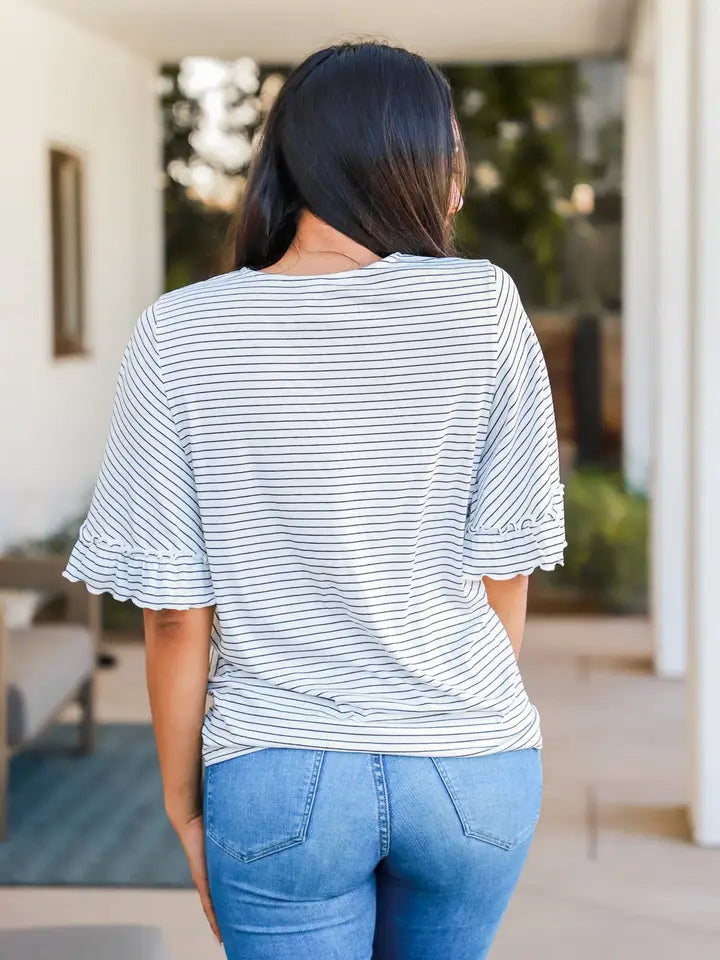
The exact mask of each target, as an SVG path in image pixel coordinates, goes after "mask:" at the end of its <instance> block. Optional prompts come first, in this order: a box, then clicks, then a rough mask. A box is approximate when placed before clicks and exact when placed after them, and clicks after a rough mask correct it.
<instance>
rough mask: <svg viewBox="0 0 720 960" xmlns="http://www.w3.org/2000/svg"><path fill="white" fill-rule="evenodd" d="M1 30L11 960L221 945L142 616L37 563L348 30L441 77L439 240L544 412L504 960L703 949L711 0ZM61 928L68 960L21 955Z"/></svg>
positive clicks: (71, 525)
mask: <svg viewBox="0 0 720 960" xmlns="http://www.w3.org/2000/svg"><path fill="white" fill-rule="evenodd" d="M0 17H1V21H0V23H1V26H2V29H1V30H0V53H1V54H2V55H1V56H0V82H2V85H3V89H4V91H5V99H4V101H3V105H4V114H5V116H4V124H3V128H4V134H5V136H4V138H3V145H2V150H1V151H0V211H2V223H3V228H4V229H3V231H2V234H1V235H0V254H1V255H0V275H1V280H2V282H1V283H0V329H1V330H2V341H1V342H2V354H1V356H2V362H1V364H0V440H1V445H0V458H1V459H0V464H1V467H0V555H1V556H0V609H2V611H3V613H2V617H1V621H2V623H1V624H0V819H2V820H4V826H5V832H4V839H2V840H0V887H3V888H4V889H2V891H1V895H0V958H3V960H4V958H5V957H8V958H12V960H24V958H25V957H26V956H27V957H35V956H38V957H39V956H60V955H62V956H65V955H67V956H68V957H77V958H78V960H84V958H85V957H88V958H90V957H95V956H97V957H115V956H116V955H117V956H118V957H121V956H128V957H134V958H135V957H137V958H140V960H142V958H144V957H147V958H161V957H164V958H166V960H189V958H191V957H193V958H195V957H197V956H200V955H202V956H207V957H214V956H220V955H221V954H220V952H219V951H218V949H217V948H216V947H215V945H214V943H213V942H212V940H211V937H210V934H209V933H208V932H207V930H206V929H205V925H204V920H203V917H202V914H201V910H200V907H199V905H198V904H197V903H196V902H195V899H194V894H193V893H192V891H190V889H189V878H188V876H187V872H186V869H185V866H184V862H183V858H182V854H181V851H180V850H179V848H178V846H177V844H176V843H175V840H174V837H173V836H172V834H171V831H170V829H169V827H168V825H167V824H166V823H165V820H164V814H163V811H162V801H161V795H160V787H159V779H158V773H157V767H156V763H155V755H154V747H153V742H152V730H151V727H150V725H149V712H148V708H147V697H146V693H145V686H144V677H143V649H142V633H141V624H142V621H141V614H140V611H138V610H137V609H136V608H134V607H132V605H127V604H121V603H118V602H117V601H115V600H113V599H112V598H109V597H103V598H102V599H100V598H92V597H86V596H85V594H84V591H83V590H82V588H80V589H76V588H75V587H73V586H71V585H70V584H68V583H66V582H64V583H63V582H62V581H61V580H60V578H59V571H60V570H61V569H62V566H63V558H64V556H65V555H66V553H67V551H68V549H69V548H70V546H71V545H72V543H73V542H74V538H75V536H76V534H77V530H78V527H79V524H80V522H81V520H82V519H83V518H84V514H85V511H86V509H87V506H88V503H89V497H90V493H91V491H92V485H93V483H94V480H95V476H96V473H97V469H98V465H99V459H100V456H101V453H102V448H103V444H104V441H105V436H106V433H107V428H108V423H109V416H110V407H111V402H112V396H113V392H114V388H115V378H116V375H117V370H118V366H119V363H120V358H121V354H122V350H123V349H124V346H125V344H126V342H127V340H128V337H129V335H130V331H131V329H132V326H133V325H134V323H135V320H136V319H137V316H138V315H139V313H140V311H141V310H142V309H143V308H144V307H145V306H146V305H148V304H149V303H151V302H152V301H153V300H154V299H155V298H156V297H157V296H158V295H159V294H160V293H161V292H163V291H164V290H169V289H173V288H176V287H179V286H182V285H184V284H188V283H192V282H194V281H197V280H202V279H204V278H205V277H208V276H212V275H214V274H217V273H219V272H223V271H225V270H228V269H230V267H231V259H230V257H231V241H230V239H229V237H230V231H231V229H232V221H233V212H234V211H235V210H236V208H237V206H238V204H240V203H242V196H243V190H244V186H245V179H246V174H247V168H248V163H249V161H250V158H251V155H252V151H253V145H254V143H255V142H256V138H257V136H258V132H259V130H260V129H261V127H262V123H263V120H264V117H265V115H266V114H267V111H268V109H269V107H270V105H271V104H272V102H273V99H274V97H275V96H276V95H277V92H278V90H279V89H280V87H281V86H282V84H283V82H284V78H285V77H286V76H287V73H288V71H289V69H290V68H291V67H292V65H293V64H294V63H295V62H297V61H298V60H299V59H302V58H303V57H304V56H305V55H306V54H307V53H308V52H310V51H311V50H312V49H315V48H317V47H319V46H322V45H324V44H326V43H329V42H333V41H337V40H343V39H357V38H364V37H381V38H384V39H388V40H390V41H391V42H397V43H400V44H403V45H405V46H408V47H410V48H411V49H415V50H417V51H418V52H420V53H423V54H424V55H426V56H429V57H430V58H432V59H434V60H435V61H436V62H438V63H439V64H440V65H441V66H442V67H443V69H444V70H445V72H446V74H447V76H448V78H449V80H450V83H451V85H452V89H453V93H454V99H455V106H456V111H457V116H458V119H459V122H460V124H461V126H462V130H463V134H464V138H465V142H466V146H467V151H468V155H469V170H470V183H469V187H468V192H467V196H466V198H465V205H464V207H463V210H462V212H461V214H460V215H459V217H458V221H457V226H458V248H459V251H460V253H461V254H462V255H464V256H468V257H487V258H489V259H491V260H493V261H494V262H496V263H498V264H499V265H501V266H503V267H505V268H506V269H507V270H508V271H509V272H510V273H511V274H512V275H513V277H514V278H515V280H516V282H517V284H518V287H519V289H520V292H521V295H522V297H523V300H524V303H525V306H526V308H527V310H528V312H529V314H530V316H531V319H532V322H533V325H534V326H535V329H536V331H537V334H538V336H539V339H540V342H541V344H542V347H543V350H544V353H545V357H546V360H547V364H548V369H549V372H550V378H551V383H552V389H553V396H554V402H555V409H556V414H557V422H558V431H559V437H560V444H561V460H562V472H563V480H564V482H565V484H566V495H567V499H566V519H567V539H568V548H567V552H566V560H565V565H564V567H562V568H561V569H558V570H557V571H554V572H553V573H551V574H547V573H538V574H536V575H534V576H533V578H532V582H531V591H530V619H529V623H528V629H527V635H526V641H525V645H524V647H523V653H522V659H521V665H522V668H523V676H524V678H525V682H526V685H527V687H528V689H529V692H530V694H531V697H532V698H533V700H534V702H535V703H536V704H537V706H538V708H539V710H540V713H541V717H542V719H543V724H544V737H545V750H544V755H543V756H544V764H545V772H546V791H545V805H544V809H543V814H542V816H541V821H540V826H539V829H538V834H537V838H536V840H535V843H534V847H533V850H532V852H531V856H530V860H529V861H528V866H527V868H526V871H525V874H524V876H523V879H522V881H521V884H520V887H519V890H518V893H517V895H516V897H515V899H514V901H513V903H512V905H511V908H510V911H509V914H508V917H507V920H506V922H505V925H504V927H503V929H502V931H501V934H500V937H499V939H498V941H497V944H496V946H495V947H494V950H493V953H492V956H493V957H494V958H495V960H503V958H508V960H509V958H520V957H523V958H526V957H533V958H545V957H548V958H550V957H552V958H557V957H573V958H575V957H577V958H582V960H595V958H598V960H600V958H603V960H608V958H613V957H617V958H625V957H628V956H635V957H639V958H646V957H647V958H651V957H652V958H664V957H668V958H669V957H671V956H672V957H673V958H674V957H675V956H677V954H678V951H679V950H683V951H684V954H685V955H686V956H687V957H688V958H690V957H692V958H698V960H700V958H706V957H707V958H710V957H713V958H717V957H718V956H720V850H719V849H718V847H720V697H718V695H717V690H718V689H720V643H718V631H717V625H716V604H715V592H716V586H715V582H716V580H717V575H718V573H720V566H719V561H718V554H717V550H716V544H717V543H718V542H719V541H720V508H719V507H718V505H717V503H716V497H715V494H716V491H717V490H718V489H720V419H719V418H718V416H717V408H718V405H719V404H720V387H718V377H717V369H718V363H720V323H718V320H719V319H720V318H719V317H718V307H717V304H718V302H720V279H719V277H718V270H717V261H718V257H719V256H720V179H719V178H718V174H719V171H720V111H718V110H717V108H716V106H715V104H714V102H713V94H714V91H716V90H717V89H720V67H719V66H718V64H720V4H718V3H717V2H716V0H573V2H572V3H569V2H567V0H478V2H475V3H470V2H469V0H448V2H446V3H444V4H442V5H438V4H434V3H430V2H429V0H415V2H413V3H410V2H408V0H398V2H395V3H390V4H382V3H379V2H377V0H369V2H367V3H365V4H364V5H363V7H362V9H353V8H352V7H351V6H350V5H347V6H346V5H339V4H336V3H331V2H329V0H300V2H297V3H290V2H288V0H266V2H265V3H263V4H262V5H261V6H258V5H253V4H246V3H244V2H243V0H234V2H232V3H231V2H230V0H205V3H203V4H201V5H196V4H192V3H189V2H188V0H44V2H39V0H38V2H29V0H27V2H26V0H2V3H1V4H0ZM89 924H103V925H106V926H105V928H104V929H103V930H102V931H100V932H99V933H98V932H97V931H88V930H85V931H83V930H82V929H78V930H75V929H73V930H72V931H71V930H70V928H71V927H72V928H75V927H78V928H82V927H83V926H87V925H89ZM54 925H63V926H64V927H66V928H67V929H65V931H64V934H63V936H65V937H66V938H70V939H68V940H67V944H69V945H67V946H66V950H67V952H66V953H62V954H61V953H60V952H54V953H53V952H46V953H43V952H42V950H43V949H44V948H42V947H38V946H37V944H38V943H41V938H42V936H44V934H43V933H42V931H40V930H38V929H37V928H40V927H46V926H54ZM110 925H112V926H110ZM11 928H22V929H21V930H20V932H16V933H11ZM33 929H34V930H35V933H34V934H33V936H35V937H36V938H39V939H36V940H35V941H33V943H35V946H33V945H32V943H30V941H29V940H28V939H27V937H28V933H27V931H29V930H33ZM23 931H24V932H23ZM49 936H50V937H52V938H53V939H52V940H51V942H54V943H56V944H57V943H60V941H59V940H57V937H58V936H60V935H59V934H58V933H57V932H53V933H51V934H49ZM73 937H76V938H78V939H77V940H73V939H72V938H73ZM93 937H95V938H97V937H99V938H100V939H99V940H97V939H95V940H93ZM63 942H65V941H63ZM29 943H30V946H28V944H29ZM98 943H100V944H104V945H103V946H98V945H97V944H98ZM112 949H115V950H116V951H117V952H116V953H112V952H111V950H112ZM59 950H60V948H59V947H57V948H56V951H59ZM23 951H25V952H23ZM27 951H30V952H27ZM33 951H34V952H33Z"/></svg>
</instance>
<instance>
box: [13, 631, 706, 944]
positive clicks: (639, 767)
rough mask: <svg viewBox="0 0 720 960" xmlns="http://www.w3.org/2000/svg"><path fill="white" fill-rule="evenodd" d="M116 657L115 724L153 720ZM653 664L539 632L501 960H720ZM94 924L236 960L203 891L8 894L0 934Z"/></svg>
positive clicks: (567, 635)
mask: <svg viewBox="0 0 720 960" xmlns="http://www.w3.org/2000/svg"><path fill="white" fill-rule="evenodd" d="M116 650H117V652H118V656H119V667H118V669H116V670H112V671H104V672H102V673H101V677H100V698H99V699H100V718H101V719H102V720H105V721H123V720H125V721H136V720H146V719H147V718H148V708H147V702H146V694H145V683H144V676H143V651H142V647H141V646H140V645H139V644H134V643H133V644H131V643H118V644H117V645H116ZM649 651H650V634H649V627H648V624H647V623H646V622H645V621H643V620H637V619H621V620H612V619H587V620H585V619H575V618H573V619H569V618H557V619H555V618H537V619H533V620H532V621H531V622H530V624H529V625H528V630H527V636H526V641H525V646H524V650H523V654H522V658H521V664H522V669H523V675H524V677H525V682H526V685H527V687H528V689H529V691H530V695H531V697H532V698H533V700H534V702H535V703H536V704H537V705H538V707H539V709H540V713H541V717H542V722H543V731H544V751H543V763H544V770H545V799H544V805H543V813H542V816H541V819H540V825H539V828H538V832H537V835H536V838H535V841H534V844H533V847H532V851H531V854H530V858H529V860H528V863H527V866H526V869H525V872H524V874H523V877H522V880H521V883H520V886H519V888H518V891H517V893H516V895H515V897H514V899H513V902H512V904H511V906H510V909H509V911H508V914H507V916H506V919H505V922H504V924H503V927H502V930H501V933H500V935H499V938H498V940H497V942H496V945H495V947H494V949H493V952H492V960H564V958H573V960H575V958H577V960H627V958H630V957H632V958H636V960H646V958H647V960H650V958H652V960H665V958H667V960H670V958H672V960H676V958H677V957H678V956H682V957H683V960H717V958H718V957H719V956H720V850H702V849H699V848H697V847H694V846H693V845H691V844H689V843H688V842H687V840H686V836H687V824H686V818H685V812H684V807H683V801H684V798H685V796H686V793H687V791H686V788H685V780H686V768H687V751H686V749H685V745H684V703H683V696H684V695H683V685H682V684H681V683H679V682H675V681H665V680H658V679H657V678H656V677H654V676H652V674H651V673H650V656H649ZM90 922H92V923H147V924H153V925H157V926H160V927H162V928H163V929H164V930H165V933H166V936H167V939H168V943H169V947H170V956H171V958H172V960H197V958H198V957H202V958H203V960H213V958H216V957H217V958H220V957H222V956H223V954H222V951H221V950H220V949H219V948H218V947H217V946H216V945H215V944H214V941H213V940H212V938H211V936H210V934H209V932H208V931H207V930H206V926H205V921H204V918H203V916H202V913H201V910H200V907H199V905H198V904H197V902H196V898H195V895H194V894H193V893H192V892H189V891H157V890H151V891H146V890H72V889H3V890H0V928H1V927H10V926H32V925H40V924H61V923H90ZM448 960H451V958H448Z"/></svg>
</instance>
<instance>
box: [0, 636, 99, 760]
mask: <svg viewBox="0 0 720 960" xmlns="http://www.w3.org/2000/svg"><path fill="white" fill-rule="evenodd" d="M9 637H10V643H9V644H8V647H9V649H8V690H7V722H8V743H9V744H10V746H17V745H19V744H21V743H24V742H25V741H27V740H29V739H30V738H31V737H34V736H35V734H36V733H38V732H39V731H40V730H41V729H42V727H43V725H44V724H45V723H46V722H47V721H48V720H49V719H50V718H51V717H52V716H53V714H54V713H56V711H57V709H58V707H60V706H61V705H62V704H63V703H64V702H65V701H66V700H67V699H68V698H69V697H71V696H72V694H74V693H75V691H76V690H77V688H78V687H79V686H80V684H81V683H82V681H83V680H85V679H86V678H88V677H89V676H90V675H91V674H92V671H93V666H94V662H93V661H94V650H93V639H92V634H91V633H90V631H89V630H88V629H87V628H86V627H84V626H82V625H80V624H75V623H52V624H41V625H37V626H32V627H28V628H27V629H25V630H12V631H9Z"/></svg>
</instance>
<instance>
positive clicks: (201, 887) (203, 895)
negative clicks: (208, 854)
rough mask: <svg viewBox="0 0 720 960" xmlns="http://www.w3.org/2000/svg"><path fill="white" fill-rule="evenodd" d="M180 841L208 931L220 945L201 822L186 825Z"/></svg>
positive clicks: (220, 939) (196, 821) (198, 820)
mask: <svg viewBox="0 0 720 960" xmlns="http://www.w3.org/2000/svg"><path fill="white" fill-rule="evenodd" d="M180 839H181V841H182V844H183V847H184V848H185V855H186V856H187V859H188V864H189V865H190V876H191V877H192V881H193V883H194V884H195V888H196V889H197V892H198V894H199V895H200V903H201V904H202V908H203V911H204V913H205V916H206V917H207V922H208V923H209V924H210V929H211V930H212V932H213V934H214V935H215V938H216V939H217V941H218V943H222V936H221V934H220V927H219V926H218V922H217V917H216V916H215V909H214V908H213V905H212V898H211V896H210V883H209V881H208V875H207V866H206V863H205V837H204V834H203V827H202V821H201V820H200V819H197V820H195V821H193V822H191V823H189V824H187V825H186V826H185V827H184V829H183V831H182V833H181V834H180Z"/></svg>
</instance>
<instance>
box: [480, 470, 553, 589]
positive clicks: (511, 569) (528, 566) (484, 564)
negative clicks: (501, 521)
mask: <svg viewBox="0 0 720 960" xmlns="http://www.w3.org/2000/svg"><path fill="white" fill-rule="evenodd" d="M566 546H567V541H566V539H565V511H564V499H563V486H562V484H558V485H557V487H556V489H555V491H554V493H553V498H552V503H551V505H550V507H549V509H548V511H547V512H546V513H545V514H544V515H543V516H542V517H539V518H529V519H525V520H523V521H520V522H517V523H511V524H508V525H507V526H504V527H503V528H495V529H486V528H482V527H481V528H478V529H472V528H469V529H467V530H466V532H465V541H464V545H463V575H464V576H465V577H491V578H492V579H493V580H510V579H511V578H512V577H517V576H520V575H525V576H527V575H529V574H531V573H532V572H533V571H534V570H553V569H554V568H555V567H556V566H558V565H562V563H563V558H564V551H565V547H566Z"/></svg>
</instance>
